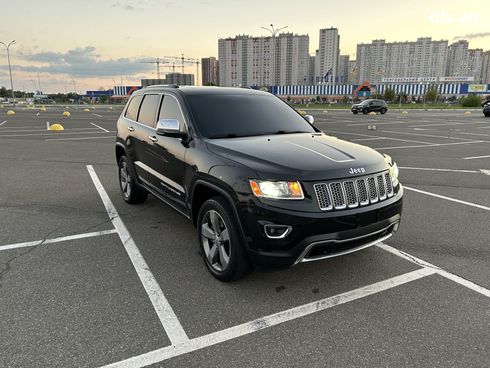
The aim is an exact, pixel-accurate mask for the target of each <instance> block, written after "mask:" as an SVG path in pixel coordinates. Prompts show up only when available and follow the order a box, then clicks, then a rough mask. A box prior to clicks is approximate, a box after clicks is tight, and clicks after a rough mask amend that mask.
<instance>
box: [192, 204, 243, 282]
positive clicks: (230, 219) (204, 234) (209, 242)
mask: <svg viewBox="0 0 490 368" xmlns="http://www.w3.org/2000/svg"><path fill="white" fill-rule="evenodd" d="M197 232H198V236H199V244H200V248H201V254H202V257H203V260H204V264H205V265H206V267H207V269H208V270H209V272H211V274H212V275H213V276H214V277H215V278H217V279H218V280H220V281H225V282H226V281H234V280H238V279H240V278H243V277H244V276H245V275H247V274H248V273H249V272H250V271H251V269H252V267H251V264H250V260H249V259H248V255H247V253H246V252H245V248H244V244H243V241H242V238H241V236H240V233H239V228H238V223H237V221H236V220H235V218H234V216H233V213H232V210H231V208H230V205H229V204H228V202H227V201H226V200H225V199H224V198H222V197H214V198H211V199H208V200H207V201H206V202H204V204H203V205H202V206H201V209H200V210H199V215H198V218H197Z"/></svg>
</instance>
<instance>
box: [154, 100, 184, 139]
mask: <svg viewBox="0 0 490 368" xmlns="http://www.w3.org/2000/svg"><path fill="white" fill-rule="evenodd" d="M160 119H177V120H178V121H179V123H180V131H181V132H185V131H186V124H185V119H184V116H183V115H182V110H181V109H180V105H179V102H178V101H177V99H176V98H175V97H173V96H170V95H164V96H163V101H162V105H161V107H160V114H159V115H158V120H160Z"/></svg>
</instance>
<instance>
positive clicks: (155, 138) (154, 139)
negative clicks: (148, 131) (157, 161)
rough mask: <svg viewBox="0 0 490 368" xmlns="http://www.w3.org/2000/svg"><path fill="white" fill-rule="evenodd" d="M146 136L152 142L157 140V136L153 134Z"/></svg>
mask: <svg viewBox="0 0 490 368" xmlns="http://www.w3.org/2000/svg"><path fill="white" fill-rule="evenodd" d="M148 138H150V140H151V141H152V142H158V138H157V137H155V136H154V135H150V136H148Z"/></svg>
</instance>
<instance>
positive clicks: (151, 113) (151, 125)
mask: <svg viewBox="0 0 490 368" xmlns="http://www.w3.org/2000/svg"><path fill="white" fill-rule="evenodd" d="M160 100H161V95H160V94H156V93H155V94H145V95H144V97H143V100H142V102H141V106H140V108H139V113H138V117H137V122H136V124H135V127H134V131H133V132H132V136H133V142H132V145H133V151H134V161H133V162H134V167H135V170H136V173H137V175H138V178H139V179H140V181H142V182H143V183H144V184H146V185H149V186H153V185H154V183H155V181H156V180H155V177H154V175H153V168H152V167H151V162H152V159H153V158H152V157H151V156H152V154H153V152H152V150H151V146H152V144H153V142H152V140H151V138H150V137H152V136H154V135H155V125H156V119H157V112H158V108H159V106H160Z"/></svg>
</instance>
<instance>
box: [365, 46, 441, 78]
mask: <svg viewBox="0 0 490 368" xmlns="http://www.w3.org/2000/svg"><path fill="white" fill-rule="evenodd" d="M447 45H448V42H447V41H433V40H432V39H431V38H430V37H425V38H418V39H417V41H415V42H392V43H387V42H386V41H385V40H374V41H372V43H370V44H358V45H357V55H356V56H357V60H356V68H357V70H358V79H357V81H356V82H358V83H361V82H363V81H369V82H371V83H380V82H381V81H382V80H383V78H430V77H443V76H445V72H446V60H447V51H448V49H447Z"/></svg>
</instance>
